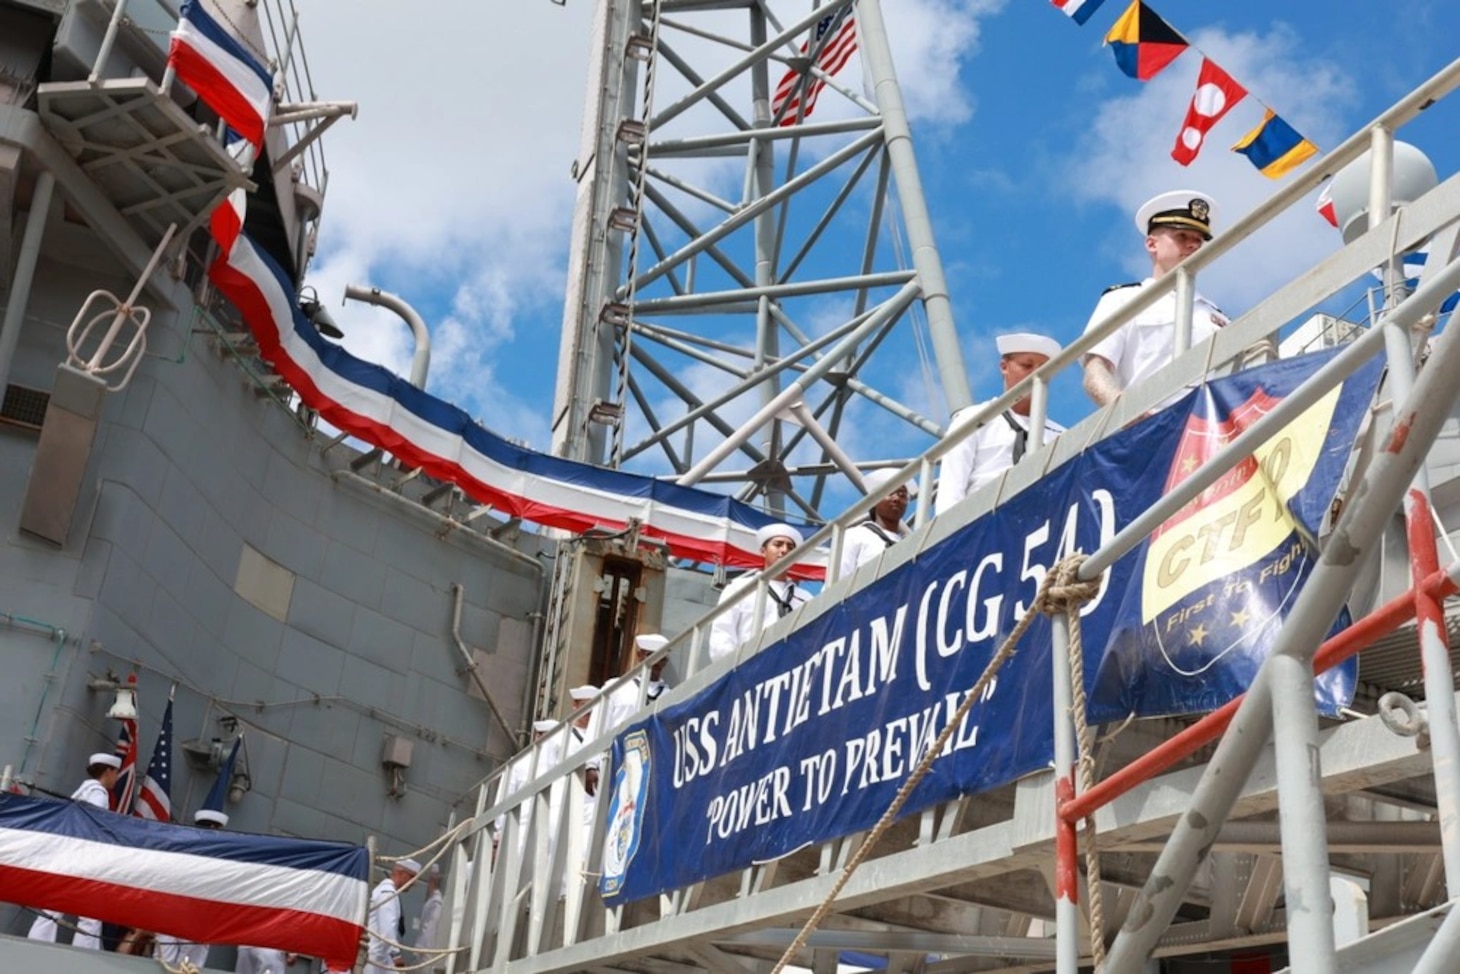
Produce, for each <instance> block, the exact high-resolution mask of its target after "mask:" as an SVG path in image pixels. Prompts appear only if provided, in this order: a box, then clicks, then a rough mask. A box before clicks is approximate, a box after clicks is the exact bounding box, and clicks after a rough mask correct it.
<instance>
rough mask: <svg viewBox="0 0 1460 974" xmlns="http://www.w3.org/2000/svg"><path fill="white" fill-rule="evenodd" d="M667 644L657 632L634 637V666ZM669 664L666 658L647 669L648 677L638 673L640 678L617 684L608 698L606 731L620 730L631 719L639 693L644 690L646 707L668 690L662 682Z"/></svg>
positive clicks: (667, 686) (666, 684)
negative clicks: (607, 729)
mask: <svg viewBox="0 0 1460 974" xmlns="http://www.w3.org/2000/svg"><path fill="white" fill-rule="evenodd" d="M668 643H669V640H668V639H667V638H665V637H664V636H661V635H659V634H658V633H656V632H644V633H640V634H639V635H637V636H635V637H634V665H635V666H639V665H641V664H642V663H643V662H644V661H645V660H646V659H648V658H649V657H650V656H653V655H654V654H655V653H657V652H659V650H661V649H663V648H664V647H665V646H666V645H667V644H668ZM668 662H669V657H667V656H666V657H663V658H662V659H659V660H656V661H655V662H654V665H653V666H651V667H649V670H648V672H647V673H645V672H644V671H642V670H641V671H640V672H639V675H637V676H635V677H634V678H633V679H631V680H625V681H624V682H623V683H621V684H619V685H618V687H616V688H615V689H614V690H613V692H612V693H611V694H610V695H609V698H608V709H607V714H608V716H607V719H606V723H605V725H604V726H606V727H609V728H614V727H620V726H622V725H623V724H625V723H627V722H628V720H629V718H630V717H633V716H634V714H636V713H638V712H639V692H640V688H641V687H643V696H644V706H646V707H647V706H648V705H649V704H651V703H653V702H654V701H655V700H658V699H659V697H660V696H661V695H662V694H663V693H664V692H665V691H666V690H668V689H669V684H668V682H666V681H665V679H664V675H663V674H664V667H665V665H667V664H668ZM645 677H647V678H648V686H647V687H644V686H643V685H644V680H645Z"/></svg>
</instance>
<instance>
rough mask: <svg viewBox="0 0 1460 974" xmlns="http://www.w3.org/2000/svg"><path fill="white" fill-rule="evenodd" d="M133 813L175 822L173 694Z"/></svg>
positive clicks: (168, 702) (168, 697) (168, 696)
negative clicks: (173, 819) (173, 792)
mask: <svg viewBox="0 0 1460 974" xmlns="http://www.w3.org/2000/svg"><path fill="white" fill-rule="evenodd" d="M132 814H134V815H136V816H138V817H139V818H150V819H152V820H153V821H154V822H170V821H172V694H171V693H169V694H168V695H167V709H166V710H164V711H163V712H162V730H160V731H158V732H157V746H156V747H154V748H153V749H152V763H151V764H149V765H147V777H146V779H145V780H144V781H143V782H142V788H141V790H140V791H138V792H137V804H136V806H135V807H134V808H133V809H132Z"/></svg>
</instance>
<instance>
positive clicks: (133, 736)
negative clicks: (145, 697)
mask: <svg viewBox="0 0 1460 974" xmlns="http://www.w3.org/2000/svg"><path fill="white" fill-rule="evenodd" d="M114 753H115V754H116V756H117V757H119V758H121V759H122V767H121V769H120V770H119V771H118V772H117V783H116V784H114V785H112V794H111V802H112V811H114V812H120V813H121V814H123V815H130V814H132V799H133V797H134V796H135V794H136V790H137V722H136V721H135V720H132V719H126V720H123V721H122V732H121V733H120V734H118V735H117V746H116V750H115V751H114Z"/></svg>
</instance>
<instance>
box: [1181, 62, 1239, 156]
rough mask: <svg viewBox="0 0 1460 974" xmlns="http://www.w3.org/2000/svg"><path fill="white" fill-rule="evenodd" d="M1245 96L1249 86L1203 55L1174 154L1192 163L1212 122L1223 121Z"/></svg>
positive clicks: (1204, 140) (1213, 123)
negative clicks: (1238, 81) (1245, 85)
mask: <svg viewBox="0 0 1460 974" xmlns="http://www.w3.org/2000/svg"><path fill="white" fill-rule="evenodd" d="M1246 97H1247V89H1246V88H1243V87H1242V86H1241V85H1240V84H1238V83H1237V82H1236V81H1234V80H1233V79H1232V76H1231V75H1229V74H1228V73H1227V72H1225V71H1223V70H1222V69H1221V68H1219V67H1218V66H1217V63H1216V62H1215V61H1213V60H1212V59H1211V58H1208V57H1204V58H1202V61H1201V74H1200V75H1198V76H1197V79H1196V92H1195V93H1194V94H1193V95H1192V96H1191V104H1190V105H1189V106H1188V107H1187V109H1186V121H1185V122H1183V123H1182V125H1181V131H1180V133H1178V134H1177V136H1176V145H1175V147H1174V148H1172V150H1171V158H1173V159H1175V160H1176V161H1177V162H1179V163H1181V164H1182V165H1183V166H1189V165H1191V162H1192V160H1194V159H1195V158H1196V156H1197V153H1199V152H1200V151H1201V147H1202V145H1203V144H1204V143H1205V142H1206V136H1207V133H1208V132H1210V131H1211V130H1212V126H1214V125H1216V124H1217V122H1219V121H1221V119H1222V116H1223V115H1225V114H1227V112H1228V111H1230V110H1231V108H1232V106H1233V105H1235V104H1237V103H1238V102H1239V101H1241V100H1242V99H1243V98H1246Z"/></svg>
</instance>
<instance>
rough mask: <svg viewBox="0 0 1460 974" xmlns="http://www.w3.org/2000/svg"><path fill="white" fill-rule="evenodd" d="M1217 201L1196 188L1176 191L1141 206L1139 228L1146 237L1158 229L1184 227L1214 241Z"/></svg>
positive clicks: (1137, 220)
mask: <svg viewBox="0 0 1460 974" xmlns="http://www.w3.org/2000/svg"><path fill="white" fill-rule="evenodd" d="M1216 217H1217V201H1216V200H1214V199H1212V198H1211V197H1210V196H1208V195H1207V194H1206V193H1203V192H1201V191H1199V190H1195V189H1174V190H1172V191H1171V192H1169V193H1162V194H1161V195H1160V196H1156V197H1153V198H1151V199H1148V200H1146V202H1145V203H1143V204H1141V208H1140V209H1138V210H1136V229H1137V230H1139V231H1140V232H1141V236H1146V235H1147V234H1149V233H1150V232H1151V231H1152V230H1154V229H1155V228H1156V227H1184V228H1185V229H1187V230H1195V231H1196V232H1197V233H1199V234H1201V235H1202V236H1203V237H1205V238H1206V239H1207V240H1210V239H1212V223H1213V222H1214V221H1215V220H1216Z"/></svg>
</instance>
